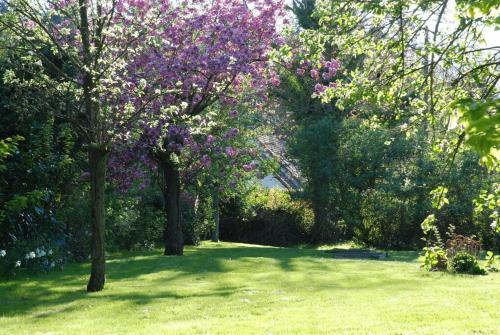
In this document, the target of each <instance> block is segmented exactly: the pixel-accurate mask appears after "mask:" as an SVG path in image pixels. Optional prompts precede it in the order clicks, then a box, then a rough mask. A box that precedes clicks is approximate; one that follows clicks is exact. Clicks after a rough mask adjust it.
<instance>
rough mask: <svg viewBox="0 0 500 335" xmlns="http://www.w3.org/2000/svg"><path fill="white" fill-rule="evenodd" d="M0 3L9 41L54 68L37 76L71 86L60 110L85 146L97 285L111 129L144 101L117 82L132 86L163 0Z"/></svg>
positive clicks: (98, 285)
mask: <svg viewBox="0 0 500 335" xmlns="http://www.w3.org/2000/svg"><path fill="white" fill-rule="evenodd" d="M0 4H2V5H3V6H2V7H4V8H6V12H5V13H3V14H2V15H1V16H0V27H1V28H2V29H8V30H10V31H11V32H12V33H13V34H14V35H15V36H16V37H17V41H15V42H17V43H18V45H16V46H15V47H18V48H25V49H26V52H29V53H30V54H34V55H36V56H37V57H38V58H39V60H40V61H41V63H42V64H45V66H46V68H47V70H50V72H51V73H55V75H52V76H49V75H47V76H40V77H39V78H38V79H39V80H41V81H44V83H43V84H45V85H51V86H53V87H55V88H56V89H57V90H59V92H60V93H61V96H67V92H68V91H70V92H72V94H73V95H74V96H75V97H76V101H75V102H74V103H73V104H71V107H70V108H66V109H64V113H62V114H61V115H59V116H60V117H63V118H64V119H65V120H67V121H68V122H70V123H71V124H72V125H73V127H74V129H75V131H76V132H77V133H78V134H79V136H80V137H81V139H82V140H83V141H84V142H85V146H86V149H87V151H88V162H89V172H90V189H91V191H90V197H91V227H92V242H91V257H92V267H91V276H90V280H89V283H88V285H87V290H88V291H89V292H92V291H100V290H102V289H103V287H104V282H105V241H104V228H105V222H104V188H105V178H106V166H107V159H108V155H109V152H110V149H111V147H112V144H113V143H114V142H115V141H116V140H117V138H118V139H119V137H118V135H119V134H120V133H121V132H122V131H123V130H124V129H131V128H132V127H133V124H134V121H136V120H137V117H138V115H139V114H140V113H141V112H143V111H144V110H145V107H146V106H147V104H148V100H147V99H143V98H142V93H141V92H140V90H141V88H140V87H136V88H135V90H134V91H133V92H132V91H131V90H129V92H131V93H133V94H128V95H123V94H121V92H122V89H123V87H130V86H134V85H135V82H134V81H133V80H132V78H133V77H132V76H131V75H130V74H129V73H128V72H127V71H128V68H127V65H128V61H129V59H130V57H132V56H133V55H135V54H137V53H138V52H140V50H141V48H142V47H143V43H142V42H143V40H144V39H147V38H148V37H149V38H153V37H154V35H152V32H153V30H154V29H153V28H155V27H157V26H158V24H159V23H160V22H161V21H159V18H160V16H161V15H160V14H161V13H162V11H163V10H164V9H165V8H167V7H168V6H169V1H156V2H154V1H142V0H139V1H136V0H117V1H106V0H96V1H91V0H61V1H60V0H57V1H56V0H46V1H31V0H0ZM161 23H162V24H164V23H165V22H161ZM47 52H49V53H50V54H51V56H50V57H48V56H47ZM54 59H55V60H57V61H54ZM131 80H132V81H131Z"/></svg>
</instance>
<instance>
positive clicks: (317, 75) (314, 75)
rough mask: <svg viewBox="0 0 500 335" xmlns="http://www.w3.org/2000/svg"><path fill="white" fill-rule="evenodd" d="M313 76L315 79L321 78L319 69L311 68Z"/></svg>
mask: <svg viewBox="0 0 500 335" xmlns="http://www.w3.org/2000/svg"><path fill="white" fill-rule="evenodd" d="M311 78H313V79H318V78H319V71H318V70H317V69H312V70H311Z"/></svg>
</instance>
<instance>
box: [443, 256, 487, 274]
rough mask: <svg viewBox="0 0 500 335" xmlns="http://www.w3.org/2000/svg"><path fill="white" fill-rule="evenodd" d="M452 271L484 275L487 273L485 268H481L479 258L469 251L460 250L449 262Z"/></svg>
mask: <svg viewBox="0 0 500 335" xmlns="http://www.w3.org/2000/svg"><path fill="white" fill-rule="evenodd" d="M448 266H449V269H450V271H453V272H456V273H467V274H471V275H483V274H486V271H485V270H484V269H481V267H480V266H479V264H478V262H477V259H476V258H475V257H474V256H473V255H471V254H469V253H467V252H463V251H462V252H458V253H457V254H456V255H455V256H454V257H453V258H452V259H451V261H449V263H448Z"/></svg>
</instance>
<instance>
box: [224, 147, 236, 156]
mask: <svg viewBox="0 0 500 335" xmlns="http://www.w3.org/2000/svg"><path fill="white" fill-rule="evenodd" d="M224 151H225V152H226V155H227V156H228V157H236V155H237V154H238V151H237V150H236V149H235V148H233V147H226V149H225V150H224Z"/></svg>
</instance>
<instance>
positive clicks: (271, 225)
mask: <svg viewBox="0 0 500 335" xmlns="http://www.w3.org/2000/svg"><path fill="white" fill-rule="evenodd" d="M313 220H314V215H313V212H312V210H311V208H310V207H309V206H308V204H307V203H305V202H304V201H300V200H294V199H292V197H291V196H290V194H289V193H288V192H286V191H282V190H276V189H271V190H256V191H252V192H250V193H249V194H247V195H245V196H244V197H241V198H233V199H232V200H231V201H230V202H228V203H225V204H223V206H222V211H221V238H222V239H223V240H226V241H235V242H246V243H258V244H265V245H274V246H288V245H294V244H299V243H307V242H309V241H310V232H311V226H312V224H313Z"/></svg>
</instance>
